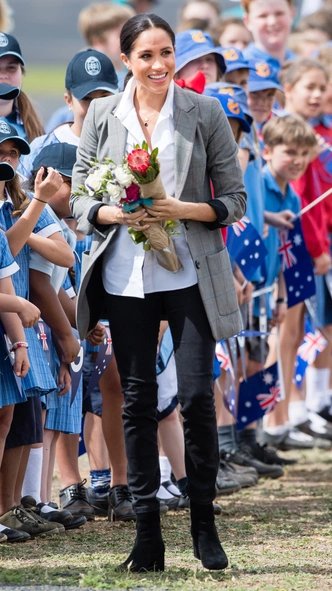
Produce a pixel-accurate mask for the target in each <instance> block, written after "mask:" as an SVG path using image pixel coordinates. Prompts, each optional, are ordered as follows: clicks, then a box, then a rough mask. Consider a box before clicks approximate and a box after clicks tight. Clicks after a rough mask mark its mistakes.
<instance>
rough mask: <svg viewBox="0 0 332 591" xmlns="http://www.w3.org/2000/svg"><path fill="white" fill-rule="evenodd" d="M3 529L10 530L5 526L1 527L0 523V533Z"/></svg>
mask: <svg viewBox="0 0 332 591" xmlns="http://www.w3.org/2000/svg"><path fill="white" fill-rule="evenodd" d="M4 529H10V528H7V526H6V525H2V523H0V531H3V530H4Z"/></svg>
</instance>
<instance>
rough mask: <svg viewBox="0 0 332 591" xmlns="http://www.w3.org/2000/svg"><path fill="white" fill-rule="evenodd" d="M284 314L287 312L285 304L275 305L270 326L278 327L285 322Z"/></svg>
mask: <svg viewBox="0 0 332 591" xmlns="http://www.w3.org/2000/svg"><path fill="white" fill-rule="evenodd" d="M286 312H287V304H286V302H280V303H279V304H276V307H275V308H274V310H273V315H272V318H271V324H272V326H279V324H281V323H282V322H283V321H284V320H285V318H286Z"/></svg>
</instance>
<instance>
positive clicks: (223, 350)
mask: <svg viewBox="0 0 332 591" xmlns="http://www.w3.org/2000/svg"><path fill="white" fill-rule="evenodd" d="M214 359H215V361H214V375H213V379H214V380H216V379H218V377H219V376H220V374H221V370H222V369H223V370H224V371H225V372H226V374H227V379H226V381H225V384H224V386H223V392H222V395H223V397H224V403H225V405H226V408H228V410H229V412H230V413H232V415H233V416H234V417H235V418H236V388H235V375H234V368H233V365H232V361H231V357H230V354H229V352H228V348H227V345H226V343H225V342H224V341H219V342H218V343H217V344H216V353H215V358H214Z"/></svg>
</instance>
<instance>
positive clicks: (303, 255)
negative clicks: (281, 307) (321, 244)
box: [278, 219, 316, 308]
mask: <svg viewBox="0 0 332 591" xmlns="http://www.w3.org/2000/svg"><path fill="white" fill-rule="evenodd" d="M278 253H279V254H280V257H281V267H282V270H283V272H284V277H285V282H286V287H287V296H288V308H291V307H292V306H296V304H299V303H300V302H303V301H304V300H306V299H307V298H310V297H311V296H313V295H315V293H316V288H315V278H314V270H313V266H312V262H311V258H310V255H309V253H308V251H307V248H306V245H305V242H304V237H303V233H302V228H301V222H300V220H299V219H296V220H295V221H294V228H293V229H292V230H281V232H280V233H279V249H278Z"/></svg>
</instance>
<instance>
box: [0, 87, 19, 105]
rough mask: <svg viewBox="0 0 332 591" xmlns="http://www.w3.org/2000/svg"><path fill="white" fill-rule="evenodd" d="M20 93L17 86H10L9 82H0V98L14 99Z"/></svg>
mask: <svg viewBox="0 0 332 591" xmlns="http://www.w3.org/2000/svg"><path fill="white" fill-rule="evenodd" d="M19 94H20V89H19V88H17V86H10V85H9V84H0V98H2V99H4V100H7V101H11V100H12V99H16V98H17V97H18V95H19Z"/></svg>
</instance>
